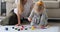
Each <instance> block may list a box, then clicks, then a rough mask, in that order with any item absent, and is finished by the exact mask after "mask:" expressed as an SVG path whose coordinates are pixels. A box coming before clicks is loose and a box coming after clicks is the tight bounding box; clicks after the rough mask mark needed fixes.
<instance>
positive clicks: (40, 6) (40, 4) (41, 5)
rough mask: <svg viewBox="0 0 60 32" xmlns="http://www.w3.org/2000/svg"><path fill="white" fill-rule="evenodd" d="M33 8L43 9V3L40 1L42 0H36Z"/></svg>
mask: <svg viewBox="0 0 60 32" xmlns="http://www.w3.org/2000/svg"><path fill="white" fill-rule="evenodd" d="M33 9H35V10H36V9H37V10H38V9H43V10H44V3H43V2H42V1H38V2H36V3H35V6H34V8H33Z"/></svg>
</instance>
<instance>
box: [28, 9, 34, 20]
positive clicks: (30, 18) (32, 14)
mask: <svg viewBox="0 0 60 32" xmlns="http://www.w3.org/2000/svg"><path fill="white" fill-rule="evenodd" d="M33 16H34V11H33V10H32V11H31V14H30V16H29V18H28V20H29V21H32V18H33Z"/></svg>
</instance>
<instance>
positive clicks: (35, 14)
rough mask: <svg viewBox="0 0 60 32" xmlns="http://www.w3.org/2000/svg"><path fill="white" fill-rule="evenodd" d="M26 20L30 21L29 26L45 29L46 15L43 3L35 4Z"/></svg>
mask: <svg viewBox="0 0 60 32" xmlns="http://www.w3.org/2000/svg"><path fill="white" fill-rule="evenodd" d="M28 20H29V21H31V25H32V26H34V25H40V27H41V28H42V27H45V26H46V25H47V14H46V11H45V7H44V3H43V2H42V1H38V2H36V3H35V6H34V8H33V10H32V12H31V14H30V16H29V17H28Z"/></svg>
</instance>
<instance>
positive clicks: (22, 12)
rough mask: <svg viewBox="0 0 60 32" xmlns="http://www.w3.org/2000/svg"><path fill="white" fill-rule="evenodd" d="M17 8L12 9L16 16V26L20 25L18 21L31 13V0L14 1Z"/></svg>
mask: <svg viewBox="0 0 60 32" xmlns="http://www.w3.org/2000/svg"><path fill="white" fill-rule="evenodd" d="M15 3H16V5H17V7H16V8H15V9H14V13H15V14H16V15H17V18H18V24H17V25H20V24H21V21H20V19H21V18H23V17H24V18H25V17H28V14H29V12H30V11H31V7H32V4H33V2H32V0H15Z"/></svg>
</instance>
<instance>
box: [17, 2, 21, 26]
mask: <svg viewBox="0 0 60 32" xmlns="http://www.w3.org/2000/svg"><path fill="white" fill-rule="evenodd" d="M17 11H18V12H17V19H18V24H17V25H19V24H21V21H20V12H19V11H20V1H18V3H17Z"/></svg>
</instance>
